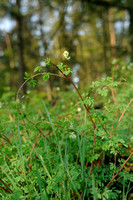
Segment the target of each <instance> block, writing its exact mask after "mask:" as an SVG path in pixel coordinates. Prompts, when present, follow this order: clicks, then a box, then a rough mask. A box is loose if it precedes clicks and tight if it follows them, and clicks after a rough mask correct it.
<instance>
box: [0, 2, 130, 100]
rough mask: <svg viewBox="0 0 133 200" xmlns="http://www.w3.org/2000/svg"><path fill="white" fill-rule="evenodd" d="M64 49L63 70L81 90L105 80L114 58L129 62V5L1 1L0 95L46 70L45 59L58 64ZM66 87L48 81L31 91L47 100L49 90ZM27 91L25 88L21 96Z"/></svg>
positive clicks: (64, 82) (124, 3)
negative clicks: (42, 67)
mask: <svg viewBox="0 0 133 200" xmlns="http://www.w3.org/2000/svg"><path fill="white" fill-rule="evenodd" d="M64 50H67V51H68V52H69V53H70V56H71V59H70V61H69V62H68V65H69V66H70V67H71V68H72V69H73V71H74V72H75V74H74V75H73V77H72V78H73V80H74V82H75V83H76V84H77V85H78V87H79V88H81V89H85V88H88V87H89V85H90V83H91V82H92V81H93V80H100V79H101V78H102V77H104V76H107V75H110V72H111V63H112V61H113V60H114V59H116V58H119V59H121V60H122V61H124V62H125V63H128V62H129V60H131V61H132V60H133V1H132V0H119V1H118V0H4V1H3V0H0V74H1V78H0V96H2V95H3V93H7V91H8V92H10V91H11V92H16V91H17V90H18V88H19V87H20V85H21V84H22V83H23V82H24V72H27V73H29V74H31V73H33V69H34V67H36V66H37V65H45V62H44V61H43V60H44V59H45V58H46V57H50V58H51V59H52V60H53V62H54V63H55V64H59V63H60V62H61V61H62V60H63V56H62V54H63V52H64ZM46 71H51V72H57V71H55V69H53V68H50V69H48V68H47V67H46ZM57 73H58V72H57ZM68 84H69V83H68V82H67V81H66V80H63V79H59V78H51V79H50V81H48V82H47V83H43V81H40V84H39V87H36V89H38V91H39V90H40V91H41V92H44V93H46V94H47V96H48V99H49V100H51V99H52V92H51V91H53V90H52V89H53V87H59V88H61V89H63V90H65V89H66V88H67V87H68ZM27 90H31V87H30V85H28V84H27V85H25V86H24V87H23V93H26V91H27Z"/></svg>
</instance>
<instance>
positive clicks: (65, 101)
mask: <svg viewBox="0 0 133 200" xmlns="http://www.w3.org/2000/svg"><path fill="white" fill-rule="evenodd" d="M45 62H47V63H46V65H51V60H50V59H48V60H47V61H45ZM122 65H123V64H122ZM42 69H43V67H41V66H38V67H37V68H35V70H34V72H37V71H39V74H34V75H33V76H30V75H28V74H27V73H25V76H26V81H27V82H28V81H30V83H31V82H32V84H33V86H34V84H36V80H35V79H33V78H34V77H36V76H39V75H41V76H43V80H44V81H47V80H48V78H49V76H50V75H53V74H52V73H49V72H48V73H47V72H41V70H42ZM57 69H58V70H61V72H62V74H65V75H66V76H67V75H68V74H69V73H71V70H70V69H69V68H68V67H67V65H64V64H61V65H57ZM69 70H70V71H69ZM68 71H69V73H66V72H68ZM119 71H120V70H119ZM120 73H122V74H123V75H124V84H123V79H122V78H121V76H120V75H119V73H117V74H115V75H112V76H113V77H107V78H103V79H101V81H96V82H93V83H92V85H91V86H90V88H89V89H88V92H86V93H83V94H82V95H79V94H80V92H79V90H78V89H77V90H78V92H77V90H76V91H66V92H65V93H64V92H57V91H56V95H57V96H55V98H57V99H58V101H57V102H56V103H57V105H58V106H57V107H56V109H53V106H52V105H51V104H50V103H48V102H47V100H46V99H44V100H42V101H41V97H39V94H38V93H35V94H34V95H32V96H33V97H32V100H31V99H30V97H29V96H26V98H25V99H24V100H23V101H18V100H17V102H16V101H15V100H14V99H13V98H12V96H10V102H7V101H6V97H3V99H1V101H2V104H1V110H0V112H1V113H0V114H1V119H0V139H1V147H0V150H1V151H0V163H1V164H0V170H1V173H0V192H1V197H2V199H59V200H62V199H72V200H74V199H79V198H80V197H81V199H109V200H111V199H112V200H114V199H116V200H117V199H122V198H123V199H124V198H125V194H126V193H127V191H128V190H129V184H130V183H132V181H133V174H132V167H131V165H132V161H133V156H132V157H131V158H130V160H129V161H128V162H127V163H125V161H126V159H127V158H128V157H129V155H130V154H131V152H132V151H133V139H132V134H133V110H132V109H130V108H129V107H130V106H131V104H130V105H129V107H127V105H128V104H129V101H130V100H131V99H132V79H131V78H130V76H131V74H132V69H131V68H128V67H127V65H126V71H124V72H121V71H120ZM67 79H68V80H70V81H71V83H73V82H72V80H71V79H70V77H67ZM33 81H34V82H33ZM75 87H76V86H75ZM7 99H9V97H8V98H7ZM97 102H100V103H102V104H103V107H102V108H101V109H100V110H97V109H95V105H96V104H97ZM131 103H132V102H131ZM125 109H126V111H125V113H123V111H124V110H125ZM7 110H8V112H6V111H7ZM122 113H123V115H122ZM120 116H122V117H121V118H120ZM123 165H124V167H123ZM117 173H118V176H116V178H115V179H114V180H113V181H112V182H111V184H110V185H109V186H108V183H109V182H110V180H111V179H112V177H113V175H114V174H115V175H116V174H117ZM119 178H120V179H119ZM117 179H118V180H117ZM122 179H123V181H122ZM1 180H2V181H1Z"/></svg>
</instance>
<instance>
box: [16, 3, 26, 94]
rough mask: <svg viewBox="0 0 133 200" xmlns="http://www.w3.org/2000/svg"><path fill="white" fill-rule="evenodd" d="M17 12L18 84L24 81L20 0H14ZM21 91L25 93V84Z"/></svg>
mask: <svg viewBox="0 0 133 200" xmlns="http://www.w3.org/2000/svg"><path fill="white" fill-rule="evenodd" d="M16 7H17V14H16V22H17V42H18V63H19V86H21V85H22V84H23V82H24V73H25V63H24V41H23V16H22V14H21V10H20V9H21V0H16ZM22 93H23V94H25V93H26V85H24V86H23V88H22Z"/></svg>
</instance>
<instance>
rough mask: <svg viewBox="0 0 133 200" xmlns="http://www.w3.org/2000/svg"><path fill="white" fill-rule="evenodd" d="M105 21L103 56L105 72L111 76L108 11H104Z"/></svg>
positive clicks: (103, 19)
mask: <svg viewBox="0 0 133 200" xmlns="http://www.w3.org/2000/svg"><path fill="white" fill-rule="evenodd" d="M102 21H103V54H104V64H105V72H106V73H107V74H109V71H110V60H109V58H110V55H109V54H110V49H109V46H110V45H109V43H110V42H109V23H108V9H106V10H105V9H103V12H102Z"/></svg>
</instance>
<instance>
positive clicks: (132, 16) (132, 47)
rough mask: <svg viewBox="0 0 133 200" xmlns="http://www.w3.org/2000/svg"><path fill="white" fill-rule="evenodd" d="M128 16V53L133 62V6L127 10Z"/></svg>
mask: <svg viewBox="0 0 133 200" xmlns="http://www.w3.org/2000/svg"><path fill="white" fill-rule="evenodd" d="M132 3H133V2H132ZM129 17H130V26H129V39H130V55H131V61H132V62H133V6H132V7H131V9H130V10H129Z"/></svg>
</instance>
